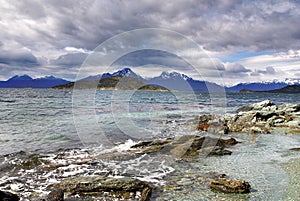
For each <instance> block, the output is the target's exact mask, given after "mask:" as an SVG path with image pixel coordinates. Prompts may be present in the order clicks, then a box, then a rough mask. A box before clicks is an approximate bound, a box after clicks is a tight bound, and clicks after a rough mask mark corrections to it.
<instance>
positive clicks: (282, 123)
mask: <svg viewBox="0 0 300 201" xmlns="http://www.w3.org/2000/svg"><path fill="white" fill-rule="evenodd" d="M216 122H219V123H218V124H217V123H216ZM220 122H224V123H223V125H222V123H220ZM216 125H218V126H216ZM216 127H217V128H218V129H216ZM222 128H223V130H222ZM274 129H281V130H282V131H283V132H284V133H288V134H289V133H291V134H292V133H300V104H282V105H275V103H273V102H271V101H269V100H265V101H262V102H259V103H253V104H250V105H247V106H243V107H241V108H239V109H238V110H237V111H236V113H235V114H226V115H225V117H220V116H212V115H201V116H200V117H199V126H198V130H200V131H207V132H211V133H225V134H226V133H228V132H246V133H255V134H259V133H264V134H268V133H271V132H272V131H273V130H274Z"/></svg>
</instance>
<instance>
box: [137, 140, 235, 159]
mask: <svg viewBox="0 0 300 201" xmlns="http://www.w3.org/2000/svg"><path fill="white" fill-rule="evenodd" d="M237 143H239V142H238V141H237V140H235V139H234V138H230V139H218V138H212V137H209V136H206V137H204V136H198V135H185V136H181V137H178V138H175V139H173V140H171V139H166V140H159V141H158V140H155V141H153V142H146V143H144V142H141V143H138V144H137V145H134V146H132V148H134V150H131V151H135V152H138V153H148V154H155V153H158V152H159V153H162V154H170V155H172V156H176V157H177V158H181V159H188V158H191V157H196V156H199V155H206V156H217V155H218V156H222V155H229V154H231V152H230V151H228V150H225V148H226V147H229V146H233V145H235V144H237Z"/></svg>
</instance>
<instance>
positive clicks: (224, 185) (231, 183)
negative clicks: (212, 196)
mask: <svg viewBox="0 0 300 201" xmlns="http://www.w3.org/2000/svg"><path fill="white" fill-rule="evenodd" d="M210 188H211V189H214V190H218V191H221V192H224V193H249V192H250V188H251V186H250V184H249V183H248V182H246V181H244V180H230V179H226V178H217V179H214V180H212V181H211V182H210Z"/></svg>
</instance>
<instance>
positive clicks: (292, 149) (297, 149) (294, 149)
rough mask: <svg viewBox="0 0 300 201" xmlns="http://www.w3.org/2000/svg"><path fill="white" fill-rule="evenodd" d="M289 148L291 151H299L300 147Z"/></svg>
mask: <svg viewBox="0 0 300 201" xmlns="http://www.w3.org/2000/svg"><path fill="white" fill-rule="evenodd" d="M290 150H291V151H300V147H297V148H291V149H290Z"/></svg>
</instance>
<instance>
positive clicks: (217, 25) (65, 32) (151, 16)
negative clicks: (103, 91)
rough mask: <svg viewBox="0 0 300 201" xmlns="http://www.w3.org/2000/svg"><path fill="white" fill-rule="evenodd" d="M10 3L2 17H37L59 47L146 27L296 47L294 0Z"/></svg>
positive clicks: (223, 42)
mask: <svg viewBox="0 0 300 201" xmlns="http://www.w3.org/2000/svg"><path fill="white" fill-rule="evenodd" d="M11 4H12V3H11ZM14 7H15V10H14V11H15V12H14V13H9V14H7V15H6V17H9V18H12V19H14V17H12V16H11V15H15V14H16V15H17V16H16V17H17V18H18V17H19V16H20V17H21V16H24V15H25V16H28V17H29V18H31V19H33V20H36V22H37V23H40V24H41V25H43V27H42V28H41V27H32V28H33V29H35V31H39V33H41V32H40V31H45V32H47V31H48V32H50V33H51V34H50V35H52V36H53V37H54V38H53V41H52V42H53V44H56V45H57V47H58V48H60V47H63V46H64V45H66V44H68V43H72V44H75V45H76V47H82V48H86V49H93V48H94V47H95V45H96V44H99V43H101V42H103V41H104V40H106V39H108V38H109V37H111V36H113V35H115V34H118V33H121V32H123V31H128V30H132V29H136V28H145V27H161V28H167V29H171V30H174V31H179V32H180V33H182V34H184V35H187V36H190V37H191V38H193V39H194V40H195V41H196V42H198V43H200V44H204V45H205V46H206V47H207V48H210V49H214V50H227V49H232V48H241V47H245V48H249V47H251V48H253V49H255V50H265V49H285V48H286V47H289V48H296V47H297V48H298V47H299V35H300V30H299V26H297V25H298V19H299V17H300V12H299V9H300V8H299V3H297V2H296V1H289V2H286V1H230V0H228V1H202V2H199V1H174V0H173V1H164V5H161V2H159V1H93V0H85V1H80V2H77V1H56V0H55V1H43V2H42V3H41V2H40V1H36V2H35V1H28V2H27V1H21V2H19V3H16V4H15V5H14ZM44 18H47V19H44ZM41 19H44V20H41ZM52 33H55V34H52ZM40 37H42V35H41V36H40ZM295 40H296V41H295ZM49 42H50V41H49Z"/></svg>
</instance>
